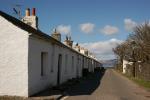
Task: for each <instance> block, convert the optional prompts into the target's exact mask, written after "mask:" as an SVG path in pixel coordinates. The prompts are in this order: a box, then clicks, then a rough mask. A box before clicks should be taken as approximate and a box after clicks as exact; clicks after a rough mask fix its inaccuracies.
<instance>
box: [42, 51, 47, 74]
mask: <svg viewBox="0 0 150 100" xmlns="http://www.w3.org/2000/svg"><path fill="white" fill-rule="evenodd" d="M47 66H48V53H47V52H41V76H44V75H45V74H46V67H47Z"/></svg>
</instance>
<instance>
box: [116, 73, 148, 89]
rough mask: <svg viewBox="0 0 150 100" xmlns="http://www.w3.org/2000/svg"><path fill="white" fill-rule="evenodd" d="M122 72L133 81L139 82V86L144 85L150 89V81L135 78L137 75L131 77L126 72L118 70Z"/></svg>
mask: <svg viewBox="0 0 150 100" xmlns="http://www.w3.org/2000/svg"><path fill="white" fill-rule="evenodd" d="M117 72H119V73H120V74H122V75H123V76H125V77H127V78H128V79H130V80H131V81H133V82H134V83H136V84H138V85H139V86H142V87H144V88H145V89H147V90H149V91H150V81H145V80H143V79H139V78H135V77H131V76H128V75H126V74H123V73H121V72H120V71H117Z"/></svg>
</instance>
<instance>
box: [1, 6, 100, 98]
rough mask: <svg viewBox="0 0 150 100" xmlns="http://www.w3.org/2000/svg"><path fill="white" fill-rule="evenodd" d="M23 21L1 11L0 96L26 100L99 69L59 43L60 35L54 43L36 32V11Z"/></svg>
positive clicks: (95, 62)
mask: <svg viewBox="0 0 150 100" xmlns="http://www.w3.org/2000/svg"><path fill="white" fill-rule="evenodd" d="M22 21H23V22H22ZM22 21H20V20H18V19H16V18H14V17H12V16H10V15H8V14H6V13H4V12H2V11H0V95H12V96H14V95H15V96H25V97H28V96H30V95H33V94H35V93H37V92H39V91H41V90H44V89H46V88H47V87H50V86H55V85H59V84H61V83H63V82H65V81H67V80H68V79H71V78H76V77H81V76H82V70H83V69H84V68H90V69H89V70H90V71H94V70H93V69H94V68H95V67H99V65H100V63H99V62H98V61H97V60H96V59H94V58H92V57H89V56H87V55H84V54H81V53H80V52H78V51H76V50H74V49H73V48H71V47H69V46H66V45H64V44H63V43H61V42H60V40H61V36H60V34H56V32H55V33H54V34H53V35H52V36H53V37H54V38H55V39H54V38H52V37H51V36H49V35H47V34H45V33H43V32H41V31H40V30H38V18H37V17H36V16H35V9H33V12H32V15H30V11H29V9H28V10H27V11H26V16H25V17H24V18H23V19H22ZM55 36H56V37H55Z"/></svg>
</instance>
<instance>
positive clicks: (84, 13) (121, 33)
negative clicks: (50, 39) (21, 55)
mask: <svg viewBox="0 0 150 100" xmlns="http://www.w3.org/2000/svg"><path fill="white" fill-rule="evenodd" d="M15 4H20V5H22V15H24V10H25V9H26V8H28V7H29V8H33V7H35V8H36V10H37V16H38V17H39V28H40V30H42V31H43V32H45V33H47V34H51V32H52V30H53V28H56V27H59V29H58V30H59V31H60V32H64V33H62V34H63V37H64V36H65V34H67V33H69V32H71V36H72V38H73V40H74V41H75V42H79V43H80V44H81V45H82V46H85V47H87V48H88V49H90V50H91V51H92V52H96V53H95V54H96V55H97V57H98V58H100V59H111V58H114V55H113V54H112V51H111V49H112V48H113V47H115V46H116V44H117V43H121V42H122V41H124V40H125V39H126V38H127V36H128V34H129V33H131V32H132V28H133V27H134V26H136V25H137V24H140V23H143V22H144V21H148V20H149V19H150V13H149V11H150V6H149V5H150V0H3V1H2V0H1V1H0V10H2V11H4V12H6V13H8V14H10V15H12V16H14V15H13V10H12V8H13V5H15ZM104 44H105V45H104Z"/></svg>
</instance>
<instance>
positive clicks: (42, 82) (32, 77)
mask: <svg viewBox="0 0 150 100" xmlns="http://www.w3.org/2000/svg"><path fill="white" fill-rule="evenodd" d="M52 46H53V45H52V44H51V43H50V42H47V41H44V40H43V39H40V38H35V37H32V36H30V38H29V66H28V67H29V68H28V69H29V70H28V71H29V95H32V94H35V93H37V92H39V91H41V90H43V89H45V88H47V87H49V86H50V85H51V86H52V85H55V84H56V80H57V74H56V71H57V67H56V66H57V63H56V62H57V61H56V60H54V62H53V64H54V65H56V66H52V64H51V63H52ZM55 48H56V47H55ZM56 51H57V50H56ZM41 52H47V54H48V55H47V56H48V65H47V67H46V68H45V70H44V71H45V72H44V75H43V76H41ZM54 55H55V56H56V55H57V54H56V53H55V54H54ZM53 59H57V56H56V57H54V58H53ZM52 67H53V71H52Z"/></svg>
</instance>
